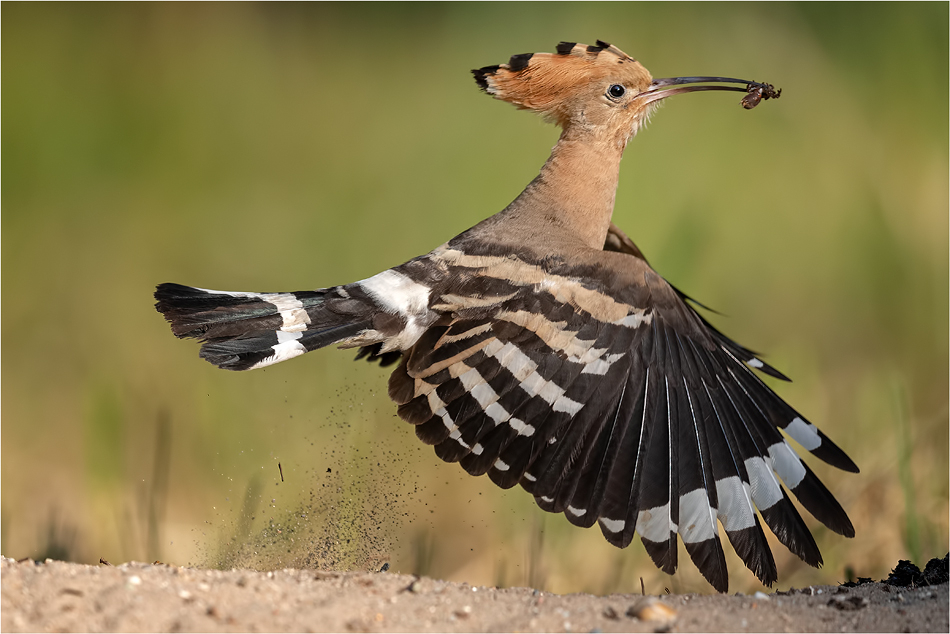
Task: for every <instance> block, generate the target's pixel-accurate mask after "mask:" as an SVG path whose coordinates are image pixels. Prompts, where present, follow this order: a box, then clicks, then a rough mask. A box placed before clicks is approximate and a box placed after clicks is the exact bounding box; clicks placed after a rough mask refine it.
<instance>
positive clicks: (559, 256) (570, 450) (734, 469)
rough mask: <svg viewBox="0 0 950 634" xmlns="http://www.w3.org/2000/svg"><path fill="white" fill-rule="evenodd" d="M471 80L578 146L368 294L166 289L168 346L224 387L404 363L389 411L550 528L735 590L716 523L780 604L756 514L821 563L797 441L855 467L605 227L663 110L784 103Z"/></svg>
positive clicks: (560, 59) (364, 284)
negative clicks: (536, 512) (596, 535)
mask: <svg viewBox="0 0 950 634" xmlns="http://www.w3.org/2000/svg"><path fill="white" fill-rule="evenodd" d="M472 72H473V73H474V75H475V80H476V82H477V83H478V85H479V86H480V87H481V88H482V89H483V90H484V91H485V92H486V93H488V94H489V95H491V96H492V97H494V98H496V99H500V100H502V101H507V102H509V103H511V104H514V105H515V106H517V107H518V108H520V109H524V110H532V111H534V112H537V113H539V114H540V115H542V116H543V117H544V118H546V119H548V120H550V121H552V122H553V123H555V124H557V125H558V126H559V127H560V128H561V130H562V132H561V135H560V138H559V140H558V142H557V145H555V147H554V149H553V151H552V152H551V156H550V158H549V159H548V160H547V162H546V163H545V164H544V166H543V167H542V168H541V171H540V174H538V176H537V177H536V178H535V179H534V180H533V181H531V183H529V184H528V186H527V187H526V188H525V189H524V191H523V192H522V193H521V194H520V195H519V196H518V197H517V198H516V199H515V200H514V201H513V202H512V203H511V204H510V205H508V206H507V207H506V208H505V209H503V210H502V211H501V212H499V213H497V214H495V215H494V216H491V217H489V218H488V219H486V220H484V221H482V222H480V223H479V224H477V225H475V226H474V227H472V228H471V229H469V230H467V231H465V232H463V233H461V234H459V235H458V236H456V237H455V238H452V239H451V240H449V241H448V242H446V243H445V244H443V245H441V246H439V247H437V248H436V249H435V250H433V251H431V252H430V253H427V254H425V255H422V256H419V257H417V258H415V259H412V260H410V261H408V262H406V263H405V264H401V265H399V266H396V267H394V268H391V269H389V270H386V271H383V272H382V273H379V274H378V275H374V276H373V277H370V278H368V279H365V280H361V281H358V282H354V283H352V284H346V285H343V286H334V287H332V288H320V289H318V290H311V291H299V292H294V293H247V292H227V291H212V290H205V289H200V288H192V287H187V286H181V285H178V284H162V285H160V286H159V287H158V289H157V290H156V292H155V298H156V299H157V302H158V303H157V304H156V308H157V309H158V311H159V312H161V313H162V314H163V315H164V316H165V318H166V319H167V320H168V321H169V322H170V323H171V327H172V331H173V333H174V334H175V335H177V336H178V337H193V338H197V339H200V340H201V341H202V342H203V343H202V346H201V351H200V356H201V357H202V358H204V359H206V360H207V361H209V362H211V363H213V364H214V365H216V366H218V367H219V368H224V369H227V370H250V369H254V368H262V367H267V366H270V365H273V364H275V363H279V362H281V361H286V360H288V359H292V358H294V357H297V356H299V355H302V354H304V353H305V352H310V351H312V350H316V349H318V348H323V347H324V346H328V345H330V344H336V345H338V346H340V347H341V348H359V353H358V354H357V359H359V358H366V359H369V360H370V361H379V362H380V363H381V365H382V366H388V365H392V364H397V365H396V367H395V369H394V370H393V372H392V375H391V376H390V379H389V396H390V397H391V398H392V400H393V401H395V402H396V403H397V405H398V413H399V416H400V417H401V418H402V419H403V420H405V421H407V422H409V423H411V424H412V425H414V426H415V431H416V435H417V436H418V437H419V438H420V439H421V440H422V441H423V442H425V443H427V444H430V445H433V446H434V447H435V452H436V454H437V455H438V456H439V458H441V459H442V460H444V461H446V462H458V463H460V464H461V465H462V468H464V469H465V470H466V471H467V472H468V473H470V474H472V475H482V474H486V473H487V474H488V477H489V478H491V480H492V481H493V482H494V483H495V484H497V485H498V486H500V487H503V488H509V487H512V486H514V485H516V484H520V485H521V486H522V487H523V488H524V489H525V490H526V491H528V492H529V493H531V494H532V495H534V498H535V500H536V502H537V504H538V505H539V506H540V507H541V508H542V509H544V510H545V511H550V512H552V513H564V515H565V516H566V517H567V519H568V521H570V522H571V523H572V524H575V525H577V526H583V527H590V526H593V525H594V524H595V523H596V524H599V526H600V529H601V531H602V532H603V535H604V537H605V538H606V539H607V541H608V542H610V543H611V544H613V545H615V546H618V547H620V548H624V547H626V546H628V545H629V544H630V542H631V540H632V539H633V536H634V533H637V534H639V536H640V540H641V541H642V542H643V545H644V547H645V548H646V550H647V552H648V553H649V555H650V557H651V558H652V559H653V561H654V562H655V564H656V565H657V566H658V567H659V568H661V569H662V570H663V571H665V572H667V573H669V574H673V573H674V572H675V571H676V568H677V535H678V536H679V539H681V540H682V541H683V544H684V545H685V547H686V552H687V553H688V554H689V556H690V557H691V558H692V560H693V562H694V563H695V564H696V566H697V567H698V568H699V570H700V572H701V573H702V574H703V576H704V577H705V578H706V579H707V580H708V581H709V582H710V583H711V584H712V585H713V587H715V588H716V590H718V591H720V592H725V591H726V590H727V588H728V574H727V571H726V560H725V555H724V552H723V547H722V543H721V541H720V534H719V528H718V526H717V522H718V524H721V525H722V529H723V530H724V532H725V534H726V537H727V538H728V539H729V541H730V542H731V543H732V546H733V548H734V549H735V551H736V553H737V554H738V555H739V557H740V558H741V559H742V561H743V562H744V563H745V565H746V566H747V567H748V568H749V569H750V570H751V571H752V572H753V573H754V574H755V575H756V577H758V579H759V580H760V581H761V582H762V583H763V584H765V585H768V586H771V585H772V584H773V582H775V581H776V579H777V571H776V565H775V560H774V558H773V556H772V552H771V550H770V548H769V545H768V543H767V541H766V537H765V534H764V532H763V530H762V526H761V523H760V521H759V517H760V516H761V519H762V521H764V522H765V524H766V525H767V526H768V527H769V528H770V529H771V531H772V532H773V533H774V534H775V536H776V537H777V538H778V540H779V541H780V542H781V543H782V544H784V545H785V546H786V547H788V549H789V550H791V552H793V553H794V554H796V555H797V556H798V557H800V558H801V559H802V560H804V561H805V562H807V563H809V564H811V565H812V566H816V567H818V566H821V564H822V558H821V553H820V552H819V550H818V547H817V545H816V543H815V540H814V538H813V537H812V535H811V533H810V531H809V529H808V527H807V526H806V524H805V522H804V521H803V520H802V517H801V515H800V514H799V512H798V511H797V510H796V507H795V506H794V505H793V504H792V502H791V501H790V499H789V497H788V495H787V492H786V490H787V491H791V493H793V494H794V495H795V497H796V498H797V499H798V501H799V502H800V503H801V505H802V506H803V507H804V508H805V509H807V510H808V511H809V512H810V513H811V514H812V515H813V516H814V517H815V518H816V519H818V520H819V521H820V522H822V523H823V524H824V525H825V526H827V527H828V528H830V529H831V530H833V531H835V532H836V533H839V534H841V535H844V536H846V537H853V536H854V528H853V527H852V525H851V521H850V520H849V519H848V516H847V514H846V513H845V511H844V510H843V509H842V507H841V505H840V504H839V503H838V502H837V500H836V499H835V498H834V496H833V495H832V494H831V493H830V492H829V491H828V489H827V488H826V487H825V486H824V484H822V482H821V481H820V480H819V479H818V478H817V477H816V476H815V474H814V473H813V472H812V470H811V469H810V468H809V467H808V466H807V465H806V464H805V463H804V462H803V461H802V460H801V459H800V457H799V456H798V454H797V453H796V451H795V450H794V449H793V448H792V446H791V445H790V444H789V443H788V442H787V440H786V439H785V436H784V435H783V433H782V432H784V433H785V435H787V436H789V437H791V438H793V439H794V440H796V441H797V442H798V443H799V444H800V445H801V446H802V447H803V448H804V449H805V450H807V451H809V452H810V453H811V454H812V455H814V456H815V457H817V458H819V459H821V460H823V461H825V462H827V463H829V464H831V465H834V466H835V467H838V468H840V469H843V470H845V471H850V472H855V473H856V472H858V468H857V466H856V465H855V464H854V462H853V461H852V460H851V459H850V458H849V457H848V456H847V455H846V454H845V453H844V452H843V451H842V450H841V449H839V448H838V447H837V446H836V445H835V444H834V443H833V442H831V440H829V439H828V437H827V436H825V435H824V434H823V433H822V432H821V431H819V430H818V428H817V427H815V425H813V424H812V423H810V422H808V421H807V420H806V419H805V418H804V417H803V416H802V415H801V414H799V413H798V412H796V411H795V410H794V409H792V407H790V406H789V405H788V404H786V403H785V402H784V401H783V400H782V399H781V398H780V397H779V396H778V395H776V394H775V392H773V391H772V390H771V389H770V388H769V387H768V386H767V385H766V384H765V383H764V382H763V381H762V380H761V379H760V378H759V377H758V375H757V374H756V372H757V371H758V372H763V373H765V374H767V375H770V376H772V377H776V378H778V379H784V380H788V379H786V377H785V376H783V375H782V374H781V373H780V372H778V371H777V370H775V369H774V368H772V367H771V366H770V365H768V364H766V363H765V362H764V361H762V360H761V359H760V358H759V357H757V356H756V355H755V354H754V353H753V352H751V351H750V350H748V349H746V348H744V347H742V346H741V345H739V344H737V343H735V342H734V341H732V340H731V339H729V338H728V337H726V336H725V335H723V334H722V333H720V332H719V331H718V330H716V328H714V327H713V326H712V325H711V324H710V323H709V322H707V321H706V320H705V319H704V318H703V317H702V316H701V315H700V314H699V313H698V312H697V311H696V310H695V309H694V308H693V306H692V305H691V304H690V303H689V301H690V298H688V297H687V296H686V295H685V294H683V293H681V292H680V291H679V290H677V289H676V288H674V287H673V286H672V285H670V284H669V283H668V282H666V281H665V280H664V279H663V278H662V277H660V276H659V274H657V273H656V272H655V271H654V270H653V269H652V268H650V265H649V264H648V263H647V260H646V258H644V256H643V254H642V253H641V252H640V250H639V249H638V248H637V247H636V246H635V245H634V243H633V242H632V241H631V240H630V238H628V237H627V236H626V235H625V234H624V233H623V232H622V231H621V230H620V229H619V228H617V227H616V226H615V225H614V224H612V222H611V215H612V213H613V207H614V197H615V193H616V189H617V182H618V177H619V168H620V159H621V157H622V156H623V152H624V149H625V148H626V146H627V143H628V142H629V141H630V139H632V138H633V137H634V136H635V135H636V134H637V132H638V131H639V130H640V128H641V127H642V126H643V124H644V123H645V122H646V120H647V119H648V117H649V116H650V114H651V112H652V111H653V109H654V108H655V107H656V104H657V103H658V102H659V101H661V100H662V99H666V98H667V97H670V96H672V95H677V94H681V93H685V92H692V91H699V90H732V91H739V92H745V93H746V96H745V97H744V98H743V100H742V105H743V106H744V107H746V108H751V107H754V106H755V105H757V104H758V103H759V102H760V101H761V100H762V99H769V98H774V97H777V96H778V94H779V93H778V92H777V91H775V90H774V89H773V88H772V86H771V85H769V84H761V83H758V82H752V81H747V80H741V79H731V78H724V77H676V78H667V79H653V78H652V77H651V75H650V73H649V72H648V71H647V69H646V68H644V67H643V66H642V65H640V64H639V63H638V62H637V61H636V60H634V59H633V58H631V57H630V56H628V55H626V54H625V53H623V52H622V51H621V50H620V49H618V48H617V47H615V46H611V45H610V44H607V43H605V42H601V41H597V44H596V45H595V46H586V45H584V44H577V43H572V42H562V43H561V44H559V45H558V46H557V50H556V53H535V54H523V55H515V56H513V57H511V59H510V60H509V61H508V63H507V64H501V65H498V66H487V67H484V68H480V69H478V70H474V71H472ZM728 84H742V85H744V87H738V86H731V85H728ZM783 485H784V486H783ZM756 510H758V513H756Z"/></svg>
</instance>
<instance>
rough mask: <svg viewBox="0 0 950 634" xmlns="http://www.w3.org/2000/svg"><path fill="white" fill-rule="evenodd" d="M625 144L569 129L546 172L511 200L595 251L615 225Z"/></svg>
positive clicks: (537, 220)
mask: <svg viewBox="0 0 950 634" xmlns="http://www.w3.org/2000/svg"><path fill="white" fill-rule="evenodd" d="M624 145H625V144H624V143H618V142H617V140H616V138H605V137H600V136H598V135H595V134H592V133H590V132H589V131H575V129H574V128H572V127H569V128H568V129H566V130H564V132H563V133H562V134H561V137H560V139H558V142H557V145H555V146H554V149H553V150H552V151H551V156H550V158H548V160H547V162H546V163H545V164H544V167H542V168H541V173H540V174H538V176H537V178H535V179H534V180H533V181H532V182H531V184H529V185H528V187H526V188H525V190H524V191H523V192H522V193H521V195H520V196H518V198H517V199H516V200H515V201H514V202H513V203H512V207H515V208H517V210H518V212H519V215H522V214H523V215H525V216H527V217H528V218H526V219H529V220H531V221H532V223H540V226H550V225H554V226H557V227H559V228H560V230H562V231H564V232H565V233H566V232H570V233H571V234H572V235H573V236H574V237H576V238H577V239H579V240H581V241H583V243H584V244H586V245H587V246H590V247H591V248H594V249H602V248H603V246H604V240H605V239H606V237H607V230H608V227H609V226H610V217H611V215H612V214H613V210H614V200H615V198H616V195H617V181H618V179H619V177H620V159H621V158H622V157H623V149H624V148H623V146H624Z"/></svg>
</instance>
